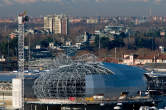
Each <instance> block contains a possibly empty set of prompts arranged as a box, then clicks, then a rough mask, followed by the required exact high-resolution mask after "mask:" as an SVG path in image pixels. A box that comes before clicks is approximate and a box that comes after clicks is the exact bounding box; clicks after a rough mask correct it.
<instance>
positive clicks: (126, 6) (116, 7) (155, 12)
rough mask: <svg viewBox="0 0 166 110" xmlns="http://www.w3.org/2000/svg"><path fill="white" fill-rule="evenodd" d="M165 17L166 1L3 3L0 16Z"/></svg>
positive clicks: (33, 0) (9, 0)
mask: <svg viewBox="0 0 166 110" xmlns="http://www.w3.org/2000/svg"><path fill="white" fill-rule="evenodd" d="M150 8H151V9H152V16H165V15H166V14H165V11H164V10H166V1H165V0H1V1H0V13H1V14H0V17H10V16H15V15H16V12H17V13H20V12H21V11H22V10H26V11H27V12H28V13H29V14H30V15H31V16H40V15H42V16H44V15H48V14H54V13H64V14H67V15H72V16H148V15H149V14H148V13H149V9H150Z"/></svg>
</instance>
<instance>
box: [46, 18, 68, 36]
mask: <svg viewBox="0 0 166 110" xmlns="http://www.w3.org/2000/svg"><path fill="white" fill-rule="evenodd" d="M44 29H45V30H49V31H50V32H51V33H54V34H63V35H67V34H68V18H67V17H66V16H64V15H50V16H45V17H44Z"/></svg>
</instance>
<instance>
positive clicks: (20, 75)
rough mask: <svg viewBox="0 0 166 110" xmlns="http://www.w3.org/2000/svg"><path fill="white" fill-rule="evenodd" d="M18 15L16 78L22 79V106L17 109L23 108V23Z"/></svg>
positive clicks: (22, 109) (21, 109)
mask: <svg viewBox="0 0 166 110" xmlns="http://www.w3.org/2000/svg"><path fill="white" fill-rule="evenodd" d="M19 17H20V16H19ZM19 17H18V34H19V35H18V78H20V79H21V80H22V84H21V86H22V87H21V89H22V90H21V95H22V99H21V102H22V107H21V108H19V109H20V110H24V23H19ZM21 17H22V16H21ZM21 20H22V19H21Z"/></svg>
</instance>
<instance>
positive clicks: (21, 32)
mask: <svg viewBox="0 0 166 110" xmlns="http://www.w3.org/2000/svg"><path fill="white" fill-rule="evenodd" d="M28 20H29V17H28V16H26V12H23V13H21V14H19V15H18V74H17V78H18V79H20V80H21V85H20V86H21V87H20V88H21V99H20V103H22V104H21V106H20V108H19V110H24V24H25V23H26V22H28Z"/></svg>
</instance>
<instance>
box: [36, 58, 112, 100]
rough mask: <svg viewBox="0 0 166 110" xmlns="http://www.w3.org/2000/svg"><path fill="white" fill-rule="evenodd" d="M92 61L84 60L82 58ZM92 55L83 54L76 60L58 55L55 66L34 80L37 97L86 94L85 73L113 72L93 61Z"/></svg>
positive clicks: (80, 95)
mask: <svg viewBox="0 0 166 110" xmlns="http://www.w3.org/2000/svg"><path fill="white" fill-rule="evenodd" d="M85 57H86V58H87V59H88V60H90V59H91V60H92V61H93V62H85V60H84V59H82V58H85ZM94 58H96V57H95V56H94V55H83V56H81V57H78V58H77V59H76V60H71V58H70V57H67V56H64V55H59V57H57V58H56V60H55V62H54V63H55V65H56V66H55V67H54V68H52V69H50V71H49V72H43V73H42V74H41V75H40V76H39V78H37V79H36V80H35V82H34V86H33V88H34V93H35V95H36V96H37V97H38V98H64V97H84V96H86V90H85V88H86V87H85V86H86V85H85V80H86V79H85V78H86V75H92V74H97V75H100V74H101V75H103V74H111V75H112V74H113V72H112V71H111V70H109V69H107V68H105V67H103V66H102V65H101V64H99V63H96V62H97V61H94Z"/></svg>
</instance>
